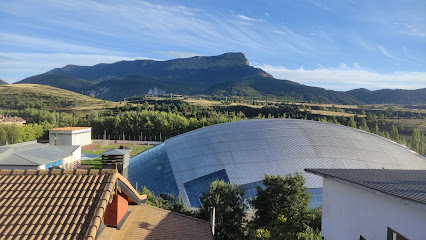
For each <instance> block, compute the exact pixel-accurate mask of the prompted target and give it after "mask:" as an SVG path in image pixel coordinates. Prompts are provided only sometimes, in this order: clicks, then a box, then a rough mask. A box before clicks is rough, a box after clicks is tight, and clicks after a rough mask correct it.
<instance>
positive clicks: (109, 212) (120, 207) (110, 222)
mask: <svg viewBox="0 0 426 240" xmlns="http://www.w3.org/2000/svg"><path fill="white" fill-rule="evenodd" d="M119 192H121V190H119ZM128 209H129V201H128V196H127V195H126V194H125V193H124V192H121V193H116V194H115V195H114V196H113V198H112V202H111V203H110V204H108V206H107V208H106V210H105V215H104V223H105V225H107V226H109V227H115V228H117V229H120V228H121V226H122V225H123V223H124V221H126V218H127V217H128V215H129V214H130V212H128V211H127V210H128Z"/></svg>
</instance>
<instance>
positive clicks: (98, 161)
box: [81, 144, 153, 169]
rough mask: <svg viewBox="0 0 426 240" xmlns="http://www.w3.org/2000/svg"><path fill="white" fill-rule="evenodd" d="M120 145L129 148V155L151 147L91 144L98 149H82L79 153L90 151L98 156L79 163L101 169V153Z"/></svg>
mask: <svg viewBox="0 0 426 240" xmlns="http://www.w3.org/2000/svg"><path fill="white" fill-rule="evenodd" d="M120 146H126V147H128V148H129V150H131V152H130V156H131V157H133V156H135V155H136V154H138V153H140V152H142V151H145V150H147V149H149V148H151V147H152V146H153V145H149V146H148V145H124V144H111V145H97V146H93V148H96V149H99V150H82V151H81V153H90V154H95V155H98V156H99V157H98V158H95V159H92V160H81V165H93V167H91V168H92V169H101V168H102V161H101V153H103V152H105V151H106V150H109V149H118V147H120Z"/></svg>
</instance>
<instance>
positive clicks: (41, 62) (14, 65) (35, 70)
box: [0, 52, 146, 83]
mask: <svg viewBox="0 0 426 240" xmlns="http://www.w3.org/2000/svg"><path fill="white" fill-rule="evenodd" d="M136 59H146V58H144V57H135V58H130V57H123V56H111V55H95V54H67V53H5V52H0V79H2V80H5V81H7V82H9V83H12V82H16V81H19V80H22V79H24V78H26V77H28V76H32V75H37V74H41V73H44V72H47V71H49V70H52V69H53V68H58V67H64V66H66V65H68V64H75V65H82V66H91V65H95V64H98V63H113V62H117V61H121V60H136Z"/></svg>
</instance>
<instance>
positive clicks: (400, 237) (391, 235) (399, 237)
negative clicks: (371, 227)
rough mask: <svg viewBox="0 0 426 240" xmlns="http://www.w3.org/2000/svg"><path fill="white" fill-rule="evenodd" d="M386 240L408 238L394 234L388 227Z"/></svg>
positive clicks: (404, 239) (406, 239)
mask: <svg viewBox="0 0 426 240" xmlns="http://www.w3.org/2000/svg"><path fill="white" fill-rule="evenodd" d="M387 240H408V238H406V237H404V236H402V235H401V234H399V233H397V232H395V230H393V229H392V228H390V227H388V239H387Z"/></svg>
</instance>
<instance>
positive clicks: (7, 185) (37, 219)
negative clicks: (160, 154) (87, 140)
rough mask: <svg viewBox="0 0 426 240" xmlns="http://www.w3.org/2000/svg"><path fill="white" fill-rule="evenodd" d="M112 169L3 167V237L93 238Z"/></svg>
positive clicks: (112, 178)
mask: <svg viewBox="0 0 426 240" xmlns="http://www.w3.org/2000/svg"><path fill="white" fill-rule="evenodd" d="M118 175H119V174H118V173H115V171H114V170H102V171H99V170H90V171H87V170H60V169H58V170H56V169H55V170H26V171H24V170H13V171H11V170H0V239H1V240H3V239H20V240H25V239H87V240H94V239H95V236H96V233H97V231H98V229H99V226H100V223H101V220H102V217H103V215H104V212H105V209H106V206H107V204H108V203H109V202H110V201H111V200H112V195H113V194H114V191H116V187H115V186H116V182H117V178H119V177H120V176H118Z"/></svg>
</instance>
